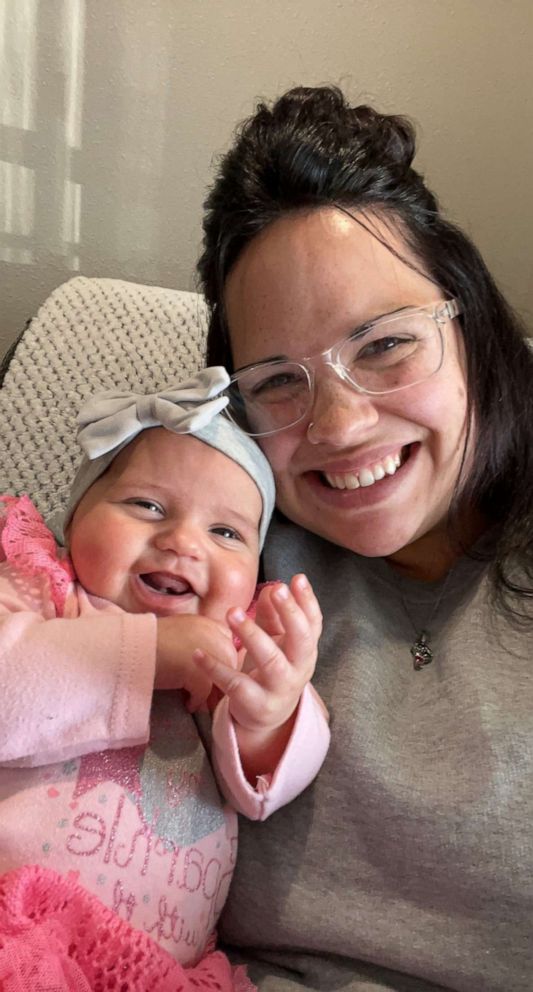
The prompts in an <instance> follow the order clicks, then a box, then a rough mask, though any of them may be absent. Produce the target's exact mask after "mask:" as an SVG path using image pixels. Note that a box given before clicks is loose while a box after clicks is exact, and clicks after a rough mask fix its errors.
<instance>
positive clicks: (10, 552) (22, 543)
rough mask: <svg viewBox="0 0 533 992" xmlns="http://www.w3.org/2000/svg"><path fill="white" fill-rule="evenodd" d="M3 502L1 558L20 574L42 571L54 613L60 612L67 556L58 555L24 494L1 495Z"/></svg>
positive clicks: (68, 576) (70, 575)
mask: <svg viewBox="0 0 533 992" xmlns="http://www.w3.org/2000/svg"><path fill="white" fill-rule="evenodd" d="M0 503H3V504H4V506H5V512H4V515H3V517H1V518H0V547H1V548H2V550H3V552H4V558H5V560H6V561H7V562H9V564H10V565H13V566H14V567H15V568H17V569H18V570H19V571H20V572H22V573H23V574H24V575H30V576H31V575H46V576H47V577H48V579H49V582H50V595H51V597H52V601H53V603H54V606H55V608H56V610H57V614H58V616H62V615H63V609H64V606H65V600H66V598H67V593H68V587H69V584H70V583H71V582H72V581H73V579H74V577H75V576H74V570H73V568H72V564H71V562H70V561H69V559H68V558H64V559H60V558H59V557H58V554H57V545H56V541H55V538H54V535H53V534H52V533H51V531H50V530H49V529H48V527H47V526H46V524H45V522H44V520H43V518H42V517H41V514H40V513H39V511H38V510H37V509H36V508H35V506H34V505H33V503H32V501H31V499H30V498H29V497H28V496H1V495H0Z"/></svg>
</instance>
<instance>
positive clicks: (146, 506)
mask: <svg viewBox="0 0 533 992" xmlns="http://www.w3.org/2000/svg"><path fill="white" fill-rule="evenodd" d="M126 503H127V505H128V506H138V507H140V508H141V510H148V512H149V513H157V514H158V515H159V516H163V514H164V512H165V511H164V510H163V507H162V506H161V505H160V503H156V502H155V500H153V499H147V498H146V499H145V498H143V497H141V496H136V497H135V499H128V500H126Z"/></svg>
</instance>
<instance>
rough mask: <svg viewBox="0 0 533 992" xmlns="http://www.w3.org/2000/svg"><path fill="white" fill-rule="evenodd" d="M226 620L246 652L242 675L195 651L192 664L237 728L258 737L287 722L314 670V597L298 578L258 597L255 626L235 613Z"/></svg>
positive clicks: (318, 619) (317, 624) (317, 616)
mask: <svg viewBox="0 0 533 992" xmlns="http://www.w3.org/2000/svg"><path fill="white" fill-rule="evenodd" d="M227 620H228V624H229V626H230V627H231V629H232V630H233V631H234V633H235V634H237V635H238V637H239V638H240V640H241V642H242V644H243V646H244V648H245V649H246V656H245V659H244V664H243V666H242V670H241V671H238V670H236V669H235V668H234V667H233V666H231V665H228V664H227V662H225V661H224V659H223V658H221V657H220V656H217V655H216V654H213V653H212V652H210V651H204V650H199V651H195V655H194V656H195V660H196V662H197V664H198V666H199V668H201V670H202V671H203V672H204V673H205V675H206V676H208V677H209V678H210V679H211V680H212V681H213V682H214V683H215V685H217V686H218V687H219V689H221V690H222V692H223V693H224V694H225V695H227V696H228V698H229V709H230V713H231V715H232V717H233V719H234V721H235V722H236V724H238V725H239V726H240V727H242V728H244V729H245V730H247V731H251V732H257V733H259V734H264V733H265V732H267V733H268V732H271V731H274V730H276V729H277V728H279V727H282V726H283V725H284V724H286V723H287V721H288V720H289V718H290V717H291V716H292V714H293V713H294V711H295V710H296V707H297V705H298V701H299V699H300V696H301V694H302V690H303V688H304V686H305V685H306V684H307V683H308V682H309V680H310V679H311V677H312V675H313V672H314V670H315V664H316V658H317V649H318V639H319V637H320V633H321V631H322V614H321V612H320V607H319V605H318V602H317V600H316V597H315V595H314V593H313V590H312V589H311V586H310V585H309V582H308V581H307V579H306V578H305V576H304V575H297V576H295V577H294V578H293V579H292V580H291V583H290V586H289V587H287V586H286V585H283V584H282V583H279V584H277V585H275V586H267V587H266V588H265V589H263V590H262V591H261V593H260V596H259V600H258V604H257V618H256V621H255V622H254V621H253V620H251V619H250V618H249V617H247V616H246V615H245V613H244V612H243V611H242V610H239V609H232V610H229V612H228V615H227ZM264 628H267V629H264Z"/></svg>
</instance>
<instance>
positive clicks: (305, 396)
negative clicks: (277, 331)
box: [227, 362, 311, 437]
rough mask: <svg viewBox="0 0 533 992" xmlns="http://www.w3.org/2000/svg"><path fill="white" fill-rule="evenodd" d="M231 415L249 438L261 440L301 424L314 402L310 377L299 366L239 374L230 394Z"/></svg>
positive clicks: (269, 367) (276, 364) (274, 364)
mask: <svg viewBox="0 0 533 992" xmlns="http://www.w3.org/2000/svg"><path fill="white" fill-rule="evenodd" d="M227 395H228V397H229V406H228V413H229V415H230V416H231V418H232V420H234V421H235V423H237V424H238V425H239V427H242V429H243V430H244V431H246V433H247V434H251V435H252V436H253V437H261V436H262V435H265V434H274V433H275V432H276V431H280V430H283V429H284V428H286V427H292V425H293V424H296V423H298V421H299V420H301V419H302V417H304V416H305V414H306V413H307V411H308V409H309V406H310V402H311V385H310V380H309V375H308V373H307V371H306V369H305V368H304V367H303V366H302V365H298V364H297V363H296V362H267V363H265V365H258V366H256V367H255V368H251V369H246V371H245V372H239V373H237V375H236V376H235V377H234V379H233V381H232V383H231V386H230V387H229V389H228V390H227Z"/></svg>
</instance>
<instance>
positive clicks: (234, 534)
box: [211, 524, 242, 541]
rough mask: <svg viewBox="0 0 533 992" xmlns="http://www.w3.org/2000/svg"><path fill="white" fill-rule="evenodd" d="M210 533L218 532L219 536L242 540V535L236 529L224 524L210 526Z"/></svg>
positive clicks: (231, 539)
mask: <svg viewBox="0 0 533 992" xmlns="http://www.w3.org/2000/svg"><path fill="white" fill-rule="evenodd" d="M211 533H212V534H218V535H219V537H225V538H227V540H229V541H242V537H241V535H240V534H239V532H238V530H235V529H234V528H233V527H228V526H227V525H226V524H220V525H219V526H218V527H211Z"/></svg>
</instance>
